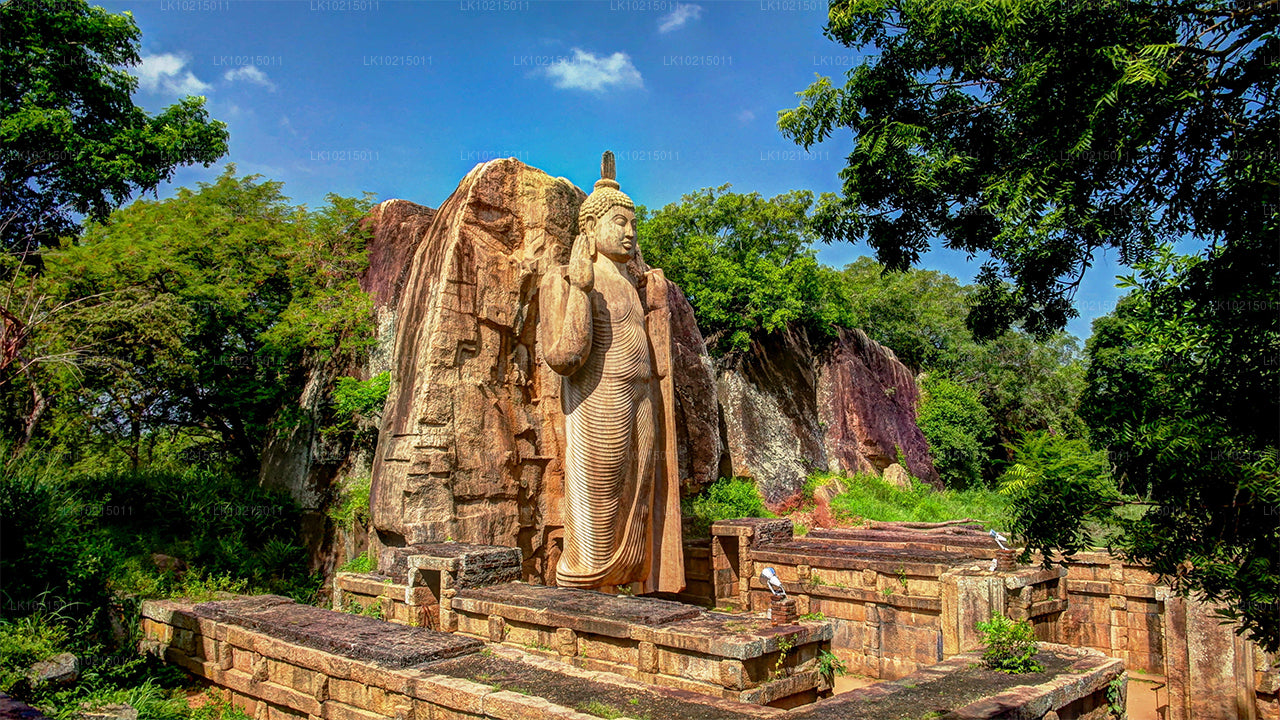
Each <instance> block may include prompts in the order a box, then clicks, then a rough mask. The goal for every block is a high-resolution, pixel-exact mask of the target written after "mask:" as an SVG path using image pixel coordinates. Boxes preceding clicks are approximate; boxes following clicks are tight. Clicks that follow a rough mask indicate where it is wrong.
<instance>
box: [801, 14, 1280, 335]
mask: <svg viewBox="0 0 1280 720" xmlns="http://www.w3.org/2000/svg"><path fill="white" fill-rule="evenodd" d="M828 19H829V22H828V24H827V26H826V29H825V32H826V35H827V36H828V37H829V38H831V39H832V40H834V41H836V42H839V43H841V44H843V45H846V46H849V47H852V48H858V49H865V50H869V51H870V50H873V51H874V52H868V53H867V58H868V59H867V60H866V61H865V62H864V63H863V64H862V65H861V66H859V67H857V68H855V69H853V70H851V71H850V72H849V73H848V77H847V80H846V82H845V83H844V84H843V86H836V85H833V84H832V82H831V80H830V79H829V78H825V77H820V78H819V79H818V80H817V81H816V82H815V83H814V84H813V85H811V86H810V87H809V88H808V89H806V90H804V91H803V92H802V93H800V96H801V104H800V106H799V107H796V108H794V109H792V110H789V111H787V112H784V113H782V115H781V117H780V120H779V127H780V128H781V130H782V132H783V134H784V135H786V136H787V137H788V138H791V139H792V140H794V141H795V142H797V143H799V144H800V145H801V146H803V147H805V148H810V147H811V146H813V145H814V144H815V143H819V142H822V141H823V140H825V139H827V138H829V137H831V136H832V135H833V134H834V133H836V132H837V131H838V130H840V129H842V128H848V129H849V130H851V131H852V133H853V147H852V152H851V153H850V154H849V155H848V164H847V166H846V167H845V169H844V170H842V171H841V173H840V177H841V180H842V183H843V191H842V194H841V196H840V197H838V198H837V197H834V196H831V197H827V198H824V202H823V203H822V205H821V207H820V208H819V209H818V210H817V211H816V213H815V215H816V220H817V222H816V225H817V228H818V230H819V232H820V233H821V235H822V236H823V237H825V238H827V239H829V240H855V239H865V240H866V241H867V242H868V243H869V244H870V245H871V246H872V247H874V248H875V249H876V252H877V257H878V258H879V259H880V261H881V262H883V263H884V264H885V265H887V266H888V267H890V268H894V269H901V268H905V267H908V266H910V265H912V264H913V263H915V262H917V261H918V260H919V258H920V255H921V253H923V252H924V251H925V250H926V249H927V248H928V247H929V246H930V243H931V242H933V241H934V240H935V239H938V238H940V239H941V241H942V242H943V243H945V244H946V245H947V246H948V247H951V248H955V249H958V250H963V251H966V252H970V253H973V254H975V255H978V254H981V255H983V256H985V257H989V261H988V262H987V263H986V264H985V265H984V266H983V269H982V272H981V273H980V274H979V276H978V280H979V284H980V286H981V290H980V292H979V293H978V295H977V297H976V298H975V299H976V300H977V302H976V304H975V305H974V310H973V312H972V313H971V314H970V316H969V321H970V325H971V326H972V327H973V328H975V329H976V330H978V331H979V332H980V333H982V334H983V335H988V336H991V335H995V334H998V333H999V332H1000V331H1001V330H1002V329H1003V328H1007V327H1009V326H1010V324H1011V323H1015V322H1022V323H1023V324H1024V325H1023V326H1024V327H1025V329H1027V330H1029V331H1031V332H1033V333H1035V334H1037V335H1041V336H1043V335H1044V334H1047V333H1049V332H1051V331H1053V330H1056V329H1060V328H1062V327H1063V325H1064V324H1065V323H1066V321H1067V320H1068V319H1069V318H1071V317H1073V316H1074V315H1075V310H1074V309H1073V307H1072V304H1071V299H1072V296H1073V294H1074V292H1075V289H1076V287H1077V286H1078V284H1079V280H1080V276H1081V275H1082V274H1083V273H1084V272H1085V271H1086V269H1087V268H1088V267H1089V265H1090V264H1091V263H1092V261H1093V257H1094V253H1095V251H1097V250H1100V249H1106V248H1113V249H1116V250H1119V252H1120V254H1121V258H1122V259H1123V260H1125V261H1129V260H1133V259H1137V258H1141V257H1143V256H1145V255H1146V254H1148V253H1150V252H1151V251H1152V250H1153V249H1154V248H1155V247H1156V245H1157V244H1159V243H1160V242H1162V241H1170V240H1176V239H1180V238H1182V237H1184V236H1186V235H1192V236H1195V237H1198V238H1201V239H1204V240H1206V241H1216V242H1222V243H1225V244H1226V245H1227V246H1234V245H1236V244H1237V243H1238V242H1240V241H1242V240H1247V239H1248V238H1250V237H1253V236H1261V235H1262V234H1263V232H1264V230H1265V228H1266V227H1267V226H1268V225H1269V224H1270V223H1272V222H1273V220H1272V219H1271V218H1273V217H1274V215H1275V213H1276V197H1277V185H1276V180H1277V177H1280V172H1278V168H1280V152H1278V151H1280V133H1277V132H1276V129H1277V127H1278V126H1280V105H1278V104H1277V102H1276V90H1277V78H1278V77H1280V39H1277V36H1276V34H1275V32H1274V31H1275V28H1276V26H1277V24H1280V5H1277V4H1275V3H1271V2H1262V3H1254V4H1241V3H1236V2H1230V1H1229V0H1200V1H1199V2H1193V1H1187V2H1176V3H1165V2H1159V3H1157V2H1150V1H1148V0H1100V1H1099V2H1069V1H1067V0H1016V1H1014V2H999V3H973V2H968V1H967V0H835V1H833V2H832V3H831V5H830V12H829V15H828ZM1271 237H1272V238H1273V239H1274V234H1273V235H1271ZM1250 252H1251V253H1252V254H1253V256H1254V257H1255V258H1256V259H1257V260H1259V261H1262V262H1264V263H1269V264H1270V265H1271V266H1274V263H1275V261H1276V259H1275V252H1274V246H1271V247H1269V248H1253V250H1252V251H1250ZM1006 281H1007V283H1008V284H1006Z"/></svg>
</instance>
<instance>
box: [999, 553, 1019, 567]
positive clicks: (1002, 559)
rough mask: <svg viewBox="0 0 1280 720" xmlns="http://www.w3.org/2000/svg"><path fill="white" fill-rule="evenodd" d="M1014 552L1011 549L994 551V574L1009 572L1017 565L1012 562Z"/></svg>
mask: <svg viewBox="0 0 1280 720" xmlns="http://www.w3.org/2000/svg"><path fill="white" fill-rule="evenodd" d="M1013 556H1014V551H1013V550H1012V549H1008V550H1005V549H1001V550H997V551H996V572H1009V571H1010V570H1013V569H1014V568H1016V567H1017V566H1018V565H1017V563H1016V562H1014V560H1013Z"/></svg>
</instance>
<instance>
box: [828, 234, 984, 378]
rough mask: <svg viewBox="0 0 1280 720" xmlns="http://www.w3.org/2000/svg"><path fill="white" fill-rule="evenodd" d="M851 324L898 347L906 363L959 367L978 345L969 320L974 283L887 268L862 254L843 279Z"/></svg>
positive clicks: (933, 368) (932, 272) (944, 368)
mask: <svg viewBox="0 0 1280 720" xmlns="http://www.w3.org/2000/svg"><path fill="white" fill-rule="evenodd" d="M838 281H839V284H840V292H841V296H842V299H843V300H844V302H846V303H847V304H848V306H849V320H850V323H851V326H852V327H858V328H861V329H862V330H863V331H864V332H866V333H867V335H868V336H869V337H871V339H873V340H875V341H877V342H879V343H880V344H882V345H884V346H885V347H888V348H890V349H892V350H893V352H894V354H895V355H897V356H898V359H899V360H901V361H902V362H903V363H904V364H905V365H907V367H910V368H911V369H912V370H914V371H916V372H921V371H923V370H929V371H943V372H954V371H956V370H957V369H958V368H959V366H960V363H961V362H962V361H963V360H964V358H966V357H969V356H970V355H971V354H972V352H973V348H974V347H975V344H974V342H973V338H972V337H971V336H970V333H969V331H968V330H967V329H966V328H965V325H964V314H965V312H966V311H967V310H968V308H969V301H968V298H969V295H970V294H971V293H972V290H973V288H971V287H968V286H963V285H961V284H960V283H958V282H956V279H955V278H953V277H951V276H950V275H946V274H944V273H940V272H938V271H936V270H920V269H911V270H906V271H902V272H886V271H885V267H884V265H881V264H880V263H878V262H876V261H875V260H874V259H872V258H869V257H865V256H864V257H860V258H858V259H857V260H855V261H853V262H852V263H850V264H848V265H846V266H845V268H844V270H842V271H841V272H840V276H839V278H838Z"/></svg>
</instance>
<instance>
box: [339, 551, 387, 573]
mask: <svg viewBox="0 0 1280 720" xmlns="http://www.w3.org/2000/svg"><path fill="white" fill-rule="evenodd" d="M377 567H378V562H377V561H376V560H374V559H373V556H372V555H370V554H369V553H368V552H367V551H366V552H364V553H362V554H360V555H357V556H355V557H353V558H351V559H350V560H348V561H346V562H345V563H343V564H342V566H341V567H339V568H338V570H339V571H340V572H352V573H369V572H373V571H374V570H375V569H377Z"/></svg>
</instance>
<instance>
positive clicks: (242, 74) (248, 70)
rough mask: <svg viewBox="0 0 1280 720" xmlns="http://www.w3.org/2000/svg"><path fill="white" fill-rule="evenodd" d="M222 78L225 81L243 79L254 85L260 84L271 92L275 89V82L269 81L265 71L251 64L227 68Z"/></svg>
mask: <svg viewBox="0 0 1280 720" xmlns="http://www.w3.org/2000/svg"><path fill="white" fill-rule="evenodd" d="M222 79H223V80H226V81H227V82H236V81H238V80H243V81H245V82H249V83H253V84H254V85H261V86H262V87H264V88H266V89H268V90H270V91H271V92H275V91H276V84H275V83H273V82H271V78H269V77H267V74H266V73H264V72H262V71H261V70H259V69H258V68H257V67H255V66H253V65H245V66H244V67H241V68H236V69H235V70H228V71H227V72H226V73H225V74H223V76H222Z"/></svg>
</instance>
